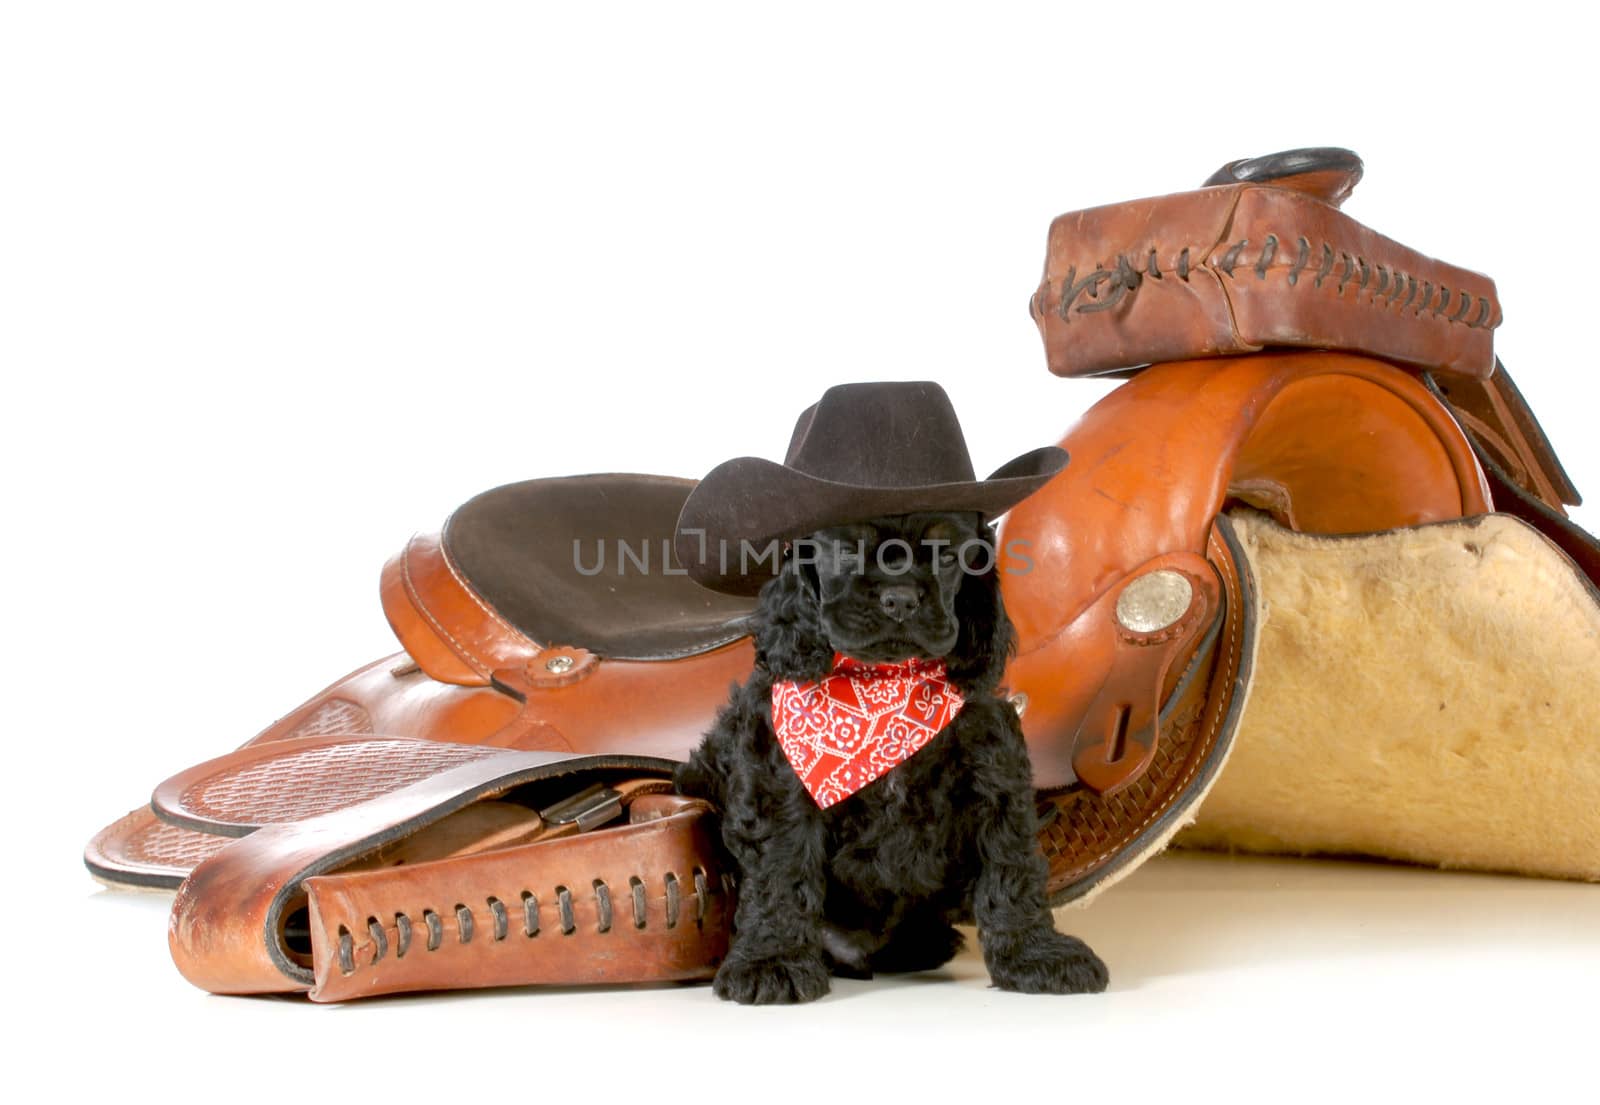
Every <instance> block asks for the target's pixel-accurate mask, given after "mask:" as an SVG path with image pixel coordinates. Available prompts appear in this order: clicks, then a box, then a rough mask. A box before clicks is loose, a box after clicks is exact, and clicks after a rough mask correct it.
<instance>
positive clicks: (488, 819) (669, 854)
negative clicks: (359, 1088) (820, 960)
mask: <svg viewBox="0 0 1600 1105" xmlns="http://www.w3.org/2000/svg"><path fill="white" fill-rule="evenodd" d="M285 743H286V745H287V747H285V748H284V749H283V750H282V753H281V756H280V757H278V758H277V760H276V762H275V761H274V758H272V757H263V756H262V755H261V754H260V750H259V749H248V750H245V751H246V752H247V753H248V755H247V757H246V759H245V760H243V761H239V762H235V757H236V756H237V755H238V754H235V757H226V756H225V757H222V758H221V759H220V760H217V761H212V763H211V764H209V765H202V768H201V769H194V770H191V771H189V772H185V780H186V783H187V785H186V787H183V788H174V787H166V788H164V794H165V795H166V799H165V801H164V803H163V804H162V805H158V806H157V807H156V808H157V812H158V813H165V814H166V815H167V816H171V815H172V813H173V812H174V809H173V799H172V797H171V796H172V795H174V794H182V793H187V794H189V795H190V799H189V805H188V806H187V807H185V808H187V809H188V810H189V811H190V813H191V815H192V814H193V812H194V811H195V807H196V806H197V805H198V804H199V803H198V800H197V799H195V797H194V796H195V795H197V794H200V795H204V796H205V797H206V802H207V806H208V810H209V814H208V816H209V817H210V818H211V819H213V820H214V821H215V823H216V824H217V825H218V827H223V826H226V827H227V829H226V831H230V832H239V831H245V832H247V833H248V835H246V836H244V837H243V838H242V839H239V840H237V841H236V842H234V843H232V844H230V845H228V846H227V847H225V848H223V849H221V850H220V851H219V852H217V853H216V854H215V855H213V856H211V857H210V858H209V859H206V860H205V861H203V862H201V863H200V864H199V865H198V866H197V867H196V868H195V869H194V871H193V872H192V873H191V874H190V876H189V878H188V879H186V880H185V881H184V883H183V885H182V886H180V887H179V889H178V894H177V897H176V900H175V901H174V903H173V909H172V918H171V922H170V925H169V927H168V942H169V945H170V947H171V950H172V956H173V960H174V962H175V963H176V964H177V966H178V969H179V970H180V971H181V972H182V973H183V975H184V977H185V978H187V979H188V980H189V981H190V982H192V983H194V984H195V985H196V986H199V987H201V988H202V989H205V990H210V991H212V992H214V993H229V994H241V993H270V992H284V991H297V990H298V991H308V992H309V994H310V996H311V997H312V999H313V1000H318V1001H338V1000H343V999H346V998H350V997H359V996H365V995H370V994H380V993H395V992H398V991H404V990H419V989H434V988H439V987H450V988H462V987H482V986H504V985H517V984H522V983H531V982H553V983H579V982H628V981H656V980H662V979H684V978H702V977H710V975H711V974H712V973H714V971H715V969H716V965H717V963H719V962H720V961H721V958H722V956H723V954H724V953H725V951H726V948H727V939H728V929H729V924H730V921H731V918H732V910H731V905H730V903H729V901H728V895H729V893H730V892H731V889H732V879H731V878H730V877H725V875H726V872H725V868H724V866H723V863H724V861H723V860H722V858H721V854H720V852H719V851H718V849H717V847H716V843H715V837H714V833H713V832H712V831H711V830H710V828H709V826H708V824H707V821H706V819H707V818H708V817H709V816H710V813H711V811H710V807H709V806H707V805H706V804H704V803H701V802H696V801H691V800H688V799H683V798H679V797H677V796H675V795H672V794H670V793H667V792H668V791H670V781H669V779H668V772H669V771H670V764H667V763H666V762H664V761H658V760H649V759H647V758H644V757H636V756H570V755H561V754H558V753H549V752H500V751H494V752H489V753H488V754H481V755H477V756H474V757H472V758H469V759H466V760H465V762H457V763H456V764H455V765H454V766H447V767H444V768H443V769H436V770H433V771H432V773H431V774H430V773H428V770H427V769H428V766H433V767H435V768H437V765H438V763H439V762H440V761H439V758H438V749H439V747H440V745H439V743H438V742H435V741H420V740H419V741H408V740H395V739H389V738H384V739H382V744H383V746H384V747H383V752H384V761H383V762H384V764H385V767H384V773H385V777H387V778H388V779H390V780H391V781H392V782H394V783H395V784H396V785H395V786H394V788H393V789H391V790H389V791H388V792H387V793H377V794H375V795H373V796H371V797H366V798H365V799H364V800H361V801H357V802H355V803H353V804H343V805H341V804H340V799H339V798H338V797H337V795H335V797H333V798H332V801H331V804H332V806H333V808H329V809H327V810H326V811H325V812H321V813H318V814H315V815H313V816H309V817H306V818H305V819H303V820H297V821H290V822H282V823H274V824H265V825H262V826H261V827H259V828H254V829H253V830H252V828H251V827H250V824H249V822H250V821H251V820H252V819H253V817H254V816H255V814H256V813H258V812H259V811H257V810H254V809H251V808H250V806H249V802H250V796H251V794H252V793H253V791H254V788H255V786H256V785H258V784H259V783H260V782H261V781H262V780H265V779H271V780H272V781H273V782H272V788H273V789H274V790H277V791H279V792H284V793H290V792H306V791H313V792H314V791H316V790H317V789H318V786H319V785H320V784H325V783H326V780H325V779H321V778H319V776H318V774H317V766H321V767H326V765H327V764H329V763H331V762H336V761H337V759H338V754H339V753H340V752H341V751H342V749H341V748H340V746H339V745H338V744H325V745H323V746H321V747H319V748H317V749H308V748H297V747H294V742H285ZM375 743H376V742H371V741H368V742H361V741H353V742H348V744H349V745H350V746H351V747H352V748H354V749H356V750H357V754H359V753H360V752H361V751H363V750H365V749H366V748H370V747H371V746H373V745H374V744H375ZM447 747H448V746H447ZM312 752H315V753H317V754H318V755H317V758H316V759H315V761H314V764H315V765H317V766H313V761H308V760H307V759H306V757H307V756H308V754H310V753H312ZM419 776H420V777H419ZM362 786H363V787H364V788H365V789H366V790H367V791H373V790H381V789H382V785H381V782H379V783H374V782H373V781H372V780H370V779H369V780H364V781H363V783H362ZM574 791H578V792H579V793H577V794H576V795H575V796H574V794H573V792H574ZM229 793H233V794H237V795H239V796H240V798H239V800H240V802H241V803H242V806H241V808H239V809H229V808H227V806H228V803H227V800H226V798H225V796H226V795H228V794H229ZM551 799H562V800H558V801H553V802H551V801H550V800H551ZM164 807H165V808H164ZM196 820H197V819H196V818H194V817H193V816H191V817H190V819H189V823H190V824H194V823H196Z"/></svg>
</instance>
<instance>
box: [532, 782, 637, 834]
mask: <svg viewBox="0 0 1600 1105" xmlns="http://www.w3.org/2000/svg"><path fill="white" fill-rule="evenodd" d="M539 816H540V817H542V818H543V819H544V820H545V823H546V824H548V825H577V826H578V831H579V832H580V833H586V832H588V831H589V830H590V829H598V828H599V827H600V826H601V825H605V824H609V823H610V822H612V821H615V820H616V819H617V818H619V817H621V816H622V794H621V793H620V792H619V791H615V790H612V789H611V788H610V787H608V786H605V785H603V784H601V783H595V784H594V785H593V786H590V787H586V788H584V789H583V790H580V791H579V792H578V793H577V794H574V795H573V796H572V797H570V798H563V799H562V800H561V801H559V802H557V803H556V804H555V805H553V806H546V807H545V808H544V809H542V810H540V811H539Z"/></svg>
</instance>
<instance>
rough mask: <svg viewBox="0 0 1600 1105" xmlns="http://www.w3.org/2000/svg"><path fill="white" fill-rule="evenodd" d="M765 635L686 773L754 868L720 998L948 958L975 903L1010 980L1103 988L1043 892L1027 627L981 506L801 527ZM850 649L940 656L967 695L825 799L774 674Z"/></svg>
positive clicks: (992, 962) (747, 870)
mask: <svg viewBox="0 0 1600 1105" xmlns="http://www.w3.org/2000/svg"><path fill="white" fill-rule="evenodd" d="M754 633H755V647H756V668H755V671H754V674H752V675H751V677H750V679H749V680H748V681H747V682H746V683H744V684H743V685H742V686H740V687H736V688H735V689H734V692H733V695H732V698H731V700H730V701H729V703H728V704H727V706H726V707H724V708H723V710H722V712H721V713H720V714H719V715H718V717H717V720H716V723H715V726H714V728H713V729H712V730H711V732H710V733H709V734H708V735H707V736H706V739H705V741H704V743H703V744H702V746H701V747H700V748H699V749H698V750H697V751H696V752H695V753H694V755H693V756H692V757H691V759H690V760H689V762H688V763H686V764H685V765H683V766H682V767H681V768H680V769H679V771H678V775H677V784H678V787H679V789H680V790H682V791H683V792H684V793H686V794H691V795H696V796H701V797H705V798H708V799H710V800H711V801H713V802H715V803H716V804H717V805H718V806H720V807H721V810H722V834H723V840H724V842H725V843H726V845H727V847H728V850H729V852H730V853H731V855H732V857H733V859H734V860H735V861H736V862H737V864H738V866H739V868H740V870H741V879H740V882H739V904H738V911H737V916H736V918H735V935H734V942H733V945H732V948H731V950H730V952H729V955H728V958H727V960H726V961H725V962H724V963H723V965H722V967H721V969H720V970H719V971H718V972H717V976H716V982H715V990H716V993H717V994H718V996H720V997H723V998H728V999H731V1000H734V1001H739V1002H745V1003H772V1002H798V1001H810V1000H812V999H815V998H818V997H821V996H822V995H823V994H825V993H827V991H828V987H829V976H830V973H836V974H839V975H842V976H848V977H870V976H871V974H872V973H873V972H874V971H883V972H894V971H917V970H926V969H930V968H933V967H937V966H939V965H940V964H942V963H945V962H947V961H948V960H949V959H950V958H951V957H952V956H954V955H955V954H956V953H957V952H958V951H959V950H960V949H961V945H962V937H961V934H960V933H959V932H958V931H957V930H956V929H954V928H953V927H952V923H953V922H957V921H963V920H968V919H972V920H975V921H976V923H977V926H978V931H979V936H980V940H981V943H982V947H983V955H984V961H985V963H986V964H987V966H988V969H989V975H990V978H991V979H992V980H993V981H994V983H995V985H997V986H999V987H1000V988H1001V989H1005V990H1020V991H1024V992H1030V993H1039V992H1048V993H1077V992H1086V991H1099V990H1103V989H1104V988H1105V986H1106V979H1107V976H1106V969H1105V966H1104V964H1102V963H1101V961H1100V959H1099V958H1098V957H1097V956H1096V955H1095V954H1094V953H1093V952H1092V951H1091V950H1090V949H1089V948H1088V947H1087V946H1086V945H1085V944H1084V943H1083V942H1082V941H1080V940H1078V939H1076V938H1074V937H1071V936H1066V935H1063V934H1061V933H1058V932H1056V931H1055V928H1054V926H1053V924H1052V920H1051V915H1050V911H1049V908H1048V905H1047V903H1046V899H1045V877H1046V867H1045V862H1044V859H1043V857H1042V856H1041V855H1040V853H1039V851H1038V849H1037V847H1036V843H1035V834H1036V832H1037V829H1038V825H1037V818H1036V814H1035V811H1034V793H1033V787H1032V781H1031V770H1030V766H1029V762H1028V754H1027V750H1026V748H1025V746H1024V744H1023V738H1022V732H1021V728H1020V726H1019V724H1018V721H1017V715H1016V711H1015V710H1014V709H1013V708H1012V707H1011V705H1010V704H1009V703H1008V702H1006V701H1004V700H1002V699H1001V698H1000V697H998V695H997V694H996V687H997V685H998V683H999V680H1000V676H1001V672H1002V670H1003V668H1004V665H1005V662H1006V658H1007V656H1008V654H1009V652H1010V650H1011V648H1012V644H1013V637H1012V630H1011V624H1010V622H1009V621H1008V619H1007V618H1006V614H1005V610H1004V608H1003V607H1002V604H1001V600H1000V589H999V577H998V557H997V555H996V548H995V535H994V531H993V530H992V529H990V528H988V527H987V526H985V525H984V524H983V520H982V517H981V516H980V515H979V514H976V513H966V512H958V513H948V512H924V513H916V514H907V515H896V516H889V517H880V518H875V519H873V520H871V521H869V522H866V523H864V524H861V525H847V526H838V527H830V528H827V529H823V530H820V531H818V532H817V533H815V534H813V535H812V537H811V538H809V539H805V540H800V541H796V542H793V543H792V544H791V545H790V547H789V549H788V550H787V552H786V553H785V561H784V564H783V567H782V570H781V572H780V573H779V574H778V575H777V576H776V577H775V578H773V579H771V580H770V581H769V582H768V583H767V584H766V585H765V586H764V587H763V588H762V590H761V594H760V600H759V603H758V607H757V611H756V615H755V626H754ZM836 654H840V655H843V656H845V657H849V658H852V659H854V660H859V661H868V662H872V663H896V662H900V661H906V660H929V661H933V660H942V661H943V664H944V667H945V670H946V672H947V679H948V682H949V684H950V685H951V686H953V687H954V688H955V689H956V690H957V691H958V692H959V696H960V698H961V699H963V700H964V701H963V702H962V703H961V705H960V709H959V712H958V713H957V714H956V715H955V717H954V719H953V720H952V721H950V722H949V723H948V724H947V725H946V726H945V727H944V728H943V729H941V730H939V731H938V733H937V735H936V736H934V737H933V738H932V739H931V741H929V742H928V743H927V744H926V745H925V746H923V747H921V748H920V749H919V750H917V751H916V752H915V754H913V755H910V756H909V758H906V759H905V760H904V762H901V763H899V764H898V765H897V766H895V767H893V769H892V770H889V771H887V772H885V773H884V774H882V775H881V776H876V777H874V779H873V781H872V782H870V783H869V784H867V785H865V786H863V787H861V788H860V789H858V790H856V791H854V792H853V793H851V794H849V795H848V796H847V797H844V798H843V799H842V800H839V801H837V803H836V804H833V805H829V806H827V807H826V808H822V807H821V806H819V804H818V801H817V800H816V799H814V798H813V796H812V794H811V793H809V792H808V790H807V789H806V786H805V785H803V783H802V780H801V778H800V776H799V775H798V774H797V772H796V769H795V767H794V766H792V765H791V763H790V760H789V758H788V757H786V755H785V752H784V750H783V748H782V747H780V743H779V740H778V737H777V735H776V733H775V731H774V726H773V708H772V698H773V687H774V683H779V682H781V681H793V682H794V683H796V684H801V685H805V684H810V683H814V682H815V681H818V680H821V679H824V678H825V677H827V676H828V675H829V673H830V671H832V670H833V669H834V664H835V656H836Z"/></svg>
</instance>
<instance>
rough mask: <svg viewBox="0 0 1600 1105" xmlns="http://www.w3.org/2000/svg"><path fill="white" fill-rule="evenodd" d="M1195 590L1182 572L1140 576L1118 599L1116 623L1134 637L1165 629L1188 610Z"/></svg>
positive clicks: (1169, 570)
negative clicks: (1134, 634) (1132, 633)
mask: <svg viewBox="0 0 1600 1105" xmlns="http://www.w3.org/2000/svg"><path fill="white" fill-rule="evenodd" d="M1193 599H1194V587H1193V586H1192V585H1191V584H1190V583H1189V580H1188V577H1187V576H1185V575H1184V574H1183V573H1182V572H1174V571H1173V570H1172V569H1170V568H1162V569H1160V570H1159V571H1154V572H1151V573H1150V574H1149V575H1143V576H1140V577H1139V578H1138V579H1136V580H1134V581H1133V582H1132V583H1130V584H1128V585H1127V586H1126V587H1124V588H1123V589H1122V594H1120V595H1118V596H1117V622H1118V624H1120V625H1121V626H1122V628H1124V629H1127V630H1130V631H1132V632H1134V633H1154V632H1156V631H1157V630H1161V629H1165V628H1167V626H1169V625H1171V624H1172V623H1173V622H1175V621H1177V620H1178V619H1179V618H1181V617H1183V615H1184V612H1185V611H1187V610H1188V609H1189V603H1190V602H1191V601H1193Z"/></svg>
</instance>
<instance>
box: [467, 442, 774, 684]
mask: <svg viewBox="0 0 1600 1105" xmlns="http://www.w3.org/2000/svg"><path fill="white" fill-rule="evenodd" d="M694 483H695V481H693V480H681V479H674V478H672V477H670V476H647V475H634V474H631V473H606V474H600V475H589V476H568V477H564V478H559V479H545V480H527V481H525V482H523V483H513V484H507V485H505V486H504V487H497V488H495V489H493V490H492V491H485V492H484V493H483V494H481V495H479V496H477V497H476V498H474V499H472V500H471V501H470V502H468V503H467V504H466V505H464V506H462V507H461V508H460V509H459V510H457V511H456V512H455V514H454V515H453V516H452V517H451V518H450V521H449V523H448V524H447V525H446V526H445V530H444V545H445V549H446V550H447V551H448V553H449V556H450V558H451V560H453V561H454V562H455V564H456V566H457V567H458V568H459V569H460V571H461V573H462V574H463V575H464V576H466V579H467V583H468V584H469V585H470V586H471V587H472V589H473V590H474V591H476V592H477V593H478V595H479V596H481V597H482V598H483V600H484V601H486V602H487V603H489V605H490V606H492V607H493V608H494V609H495V611H496V612H497V613H498V614H499V615H500V616H501V617H503V618H505V619H506V620H507V621H509V622H510V623H511V624H512V625H514V626H515V627H516V628H517V629H519V630H521V631H522V633H524V634H526V635H527V636H528V637H529V638H531V639H532V640H534V641H539V642H544V643H552V642H555V643H560V644H564V645H572V646H576V647H580V648H584V649H587V650H589V651H590V652H593V653H595V654H596V655H597V656H602V657H605V658H607V659H613V660H670V659H675V658H678V657H681V656H690V655H693V654H695V653H698V652H706V651H708V650H710V649H713V648H716V647H718V646H720V645H724V644H727V643H728V642H729V641H734V640H737V639H738V638H740V637H743V636H745V635H746V634H747V633H748V632H749V629H748V628H747V626H746V621H747V619H748V617H749V615H750V612H751V610H752V609H754V607H755V600H754V599H750V598H741V597H735V596H730V595H722V594H718V593H716V592H714V591H709V590H707V589H705V588H703V587H701V586H699V585H698V584H696V583H695V582H694V581H693V580H691V579H690V578H689V577H688V576H687V575H684V574H683V572H682V570H681V569H680V568H678V566H677V564H676V562H675V561H674V560H673V559H672V536H673V532H674V530H675V528H676V525H677V521H678V512H679V510H680V509H681V508H682V507H683V501H684V499H685V498H686V497H687V496H688V494H689V490H690V489H691V488H692V487H694Z"/></svg>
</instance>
